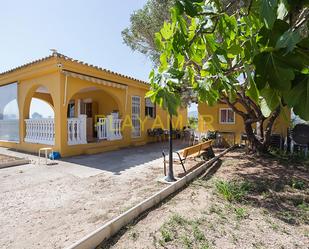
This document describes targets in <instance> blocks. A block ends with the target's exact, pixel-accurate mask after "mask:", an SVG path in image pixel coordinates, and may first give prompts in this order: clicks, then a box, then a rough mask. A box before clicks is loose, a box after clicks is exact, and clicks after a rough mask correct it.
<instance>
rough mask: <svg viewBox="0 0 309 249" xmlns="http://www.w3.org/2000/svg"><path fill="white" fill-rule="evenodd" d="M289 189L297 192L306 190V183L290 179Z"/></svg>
mask: <svg viewBox="0 0 309 249" xmlns="http://www.w3.org/2000/svg"><path fill="white" fill-rule="evenodd" d="M291 187H292V188H294V189H298V190H304V189H305V188H306V183H305V182H304V181H303V180H299V179H294V178H293V179H292V182H291Z"/></svg>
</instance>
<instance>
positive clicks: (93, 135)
mask: <svg viewBox="0 0 309 249" xmlns="http://www.w3.org/2000/svg"><path fill="white" fill-rule="evenodd" d="M66 113H67V133H68V145H76V144H87V143H97V142H100V141H101V140H120V139H122V133H121V121H122V120H121V115H122V104H121V102H120V101H119V99H118V98H117V97H116V96H113V94H112V93H110V92H108V91H107V90H106V89H102V88H101V87H100V86H87V87H84V88H81V89H79V90H78V91H76V92H75V93H74V94H72V95H71V97H70V98H69V100H68V104H67V111H66Z"/></svg>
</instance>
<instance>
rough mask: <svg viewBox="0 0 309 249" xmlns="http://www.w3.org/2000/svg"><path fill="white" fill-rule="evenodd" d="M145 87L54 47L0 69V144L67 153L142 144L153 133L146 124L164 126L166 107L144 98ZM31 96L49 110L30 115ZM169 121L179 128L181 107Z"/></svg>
mask: <svg viewBox="0 0 309 249" xmlns="http://www.w3.org/2000/svg"><path fill="white" fill-rule="evenodd" d="M148 90H149V85H148V84H147V83H146V82H143V81H139V80H136V79H134V78H131V77H128V76H124V75H121V74H118V73H114V72H111V71H108V70H105V69H102V68H99V67H96V66H93V65H89V64H87V63H84V62H81V61H77V60H74V59H72V58H69V57H67V56H64V55H62V54H59V53H57V52H54V53H53V54H52V55H50V56H48V57H45V58H42V59H40V60H37V61H33V62H31V63H28V64H25V65H22V66H20V67H17V68H14V69H12V70H10V71H6V72H3V73H1V74H0V146H4V147H9V148H15V149H18V150H22V151H27V152H34V153H35V152H37V151H38V149H39V148H41V147H46V145H48V147H52V148H53V149H54V150H55V151H58V152H60V153H61V155H62V156H72V155H78V154H92V153H98V152H103V151H108V150H115V149H118V148H121V147H127V146H135V145H143V144H145V143H147V142H150V141H152V139H153V138H151V137H149V136H148V135H147V130H148V129H151V128H159V127H160V128H163V129H168V115H167V113H166V112H165V111H164V110H162V109H161V108H159V107H157V106H155V105H153V104H152V103H151V102H150V101H149V100H148V99H145V94H146V92H147V91H148ZM33 99H39V100H41V101H44V102H46V103H48V104H49V105H50V106H51V107H52V109H53V112H54V116H53V117H50V118H40V117H37V118H32V117H30V115H29V110H30V105H31V103H32V100H33ZM14 105H15V107H14ZM14 108H15V109H16V110H18V111H17V114H16V113H15V114H10V110H12V109H14ZM173 121H174V126H175V127H174V128H178V129H182V128H183V126H185V125H186V123H187V110H186V109H181V110H180V111H179V116H178V117H177V118H175V119H174V120H173Z"/></svg>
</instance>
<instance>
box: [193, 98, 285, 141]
mask: <svg viewBox="0 0 309 249" xmlns="http://www.w3.org/2000/svg"><path fill="white" fill-rule="evenodd" d="M237 107H238V108H239V109H242V108H241V107H240V106H239V105H238V106H237ZM220 108H228V106H227V105H226V104H222V103H218V104H216V105H214V106H208V105H207V104H205V103H199V104H198V114H199V115H198V130H199V131H200V132H207V131H221V132H234V133H235V138H236V141H235V142H236V143H240V137H241V134H242V133H244V132H245V129H244V122H243V119H242V117H241V116H239V115H238V114H235V124H220V122H219V110H220ZM242 110H243V109H242ZM289 117H290V111H289V110H287V109H285V110H284V112H281V114H280V116H279V117H278V119H277V120H276V122H275V123H274V126H273V133H278V134H280V135H282V136H286V133H287V128H288V127H289V125H290V118H289ZM266 124H267V120H266V122H265V123H264V126H265V125H266Z"/></svg>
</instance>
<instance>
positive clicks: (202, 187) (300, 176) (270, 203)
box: [99, 150, 309, 249]
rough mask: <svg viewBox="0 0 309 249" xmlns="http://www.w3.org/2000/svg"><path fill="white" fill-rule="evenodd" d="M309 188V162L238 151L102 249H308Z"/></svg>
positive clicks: (227, 156) (145, 215) (124, 230)
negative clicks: (257, 155) (302, 162)
mask: <svg viewBox="0 0 309 249" xmlns="http://www.w3.org/2000/svg"><path fill="white" fill-rule="evenodd" d="M226 183H229V184H230V185H228V186H230V187H228V186H227V184H226ZM231 186H234V188H233V189H234V190H233V192H231V191H229V189H231ZM235 186H236V187H235ZM308 186H309V168H308V165H307V164H306V165H305V164H301V163H296V162H295V160H292V161H291V160H290V161H287V160H279V159H278V158H277V157H276V158H274V157H271V156H269V157H267V158H265V157H264V158H259V157H255V156H249V155H246V154H245V153H244V152H243V151H241V150H237V151H233V152H230V153H228V154H227V155H226V156H225V157H223V158H222V161H221V162H219V163H217V164H216V165H215V166H214V167H213V168H212V169H211V171H210V174H209V176H208V177H207V178H200V179H198V180H196V181H194V182H193V183H191V184H190V185H189V186H188V187H187V188H185V189H183V190H182V191H180V192H179V193H178V194H176V195H174V196H173V197H171V198H170V199H169V200H167V201H166V202H165V203H163V204H162V205H160V206H159V207H157V208H155V209H153V210H152V211H150V212H148V213H146V214H144V215H143V217H141V218H140V219H139V220H137V221H135V222H134V223H133V224H131V225H129V226H128V227H126V228H125V229H123V230H122V231H121V232H120V233H119V234H118V235H117V236H115V237H114V238H112V239H111V240H109V241H107V242H104V243H102V245H101V246H99V248H100V249H101V248H112V249H120V248H123V249H129V248H177V249H178V248H188V249H189V248H200V249H207V248H220V249H222V248H224V249H229V248H244V249H245V248H246V249H249V248H260V249H261V248H265V249H266V248H267V249H268V248H281V249H283V248H286V249H294V248H295V249H308V245H309V190H308ZM229 193H232V194H230V195H229Z"/></svg>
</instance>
